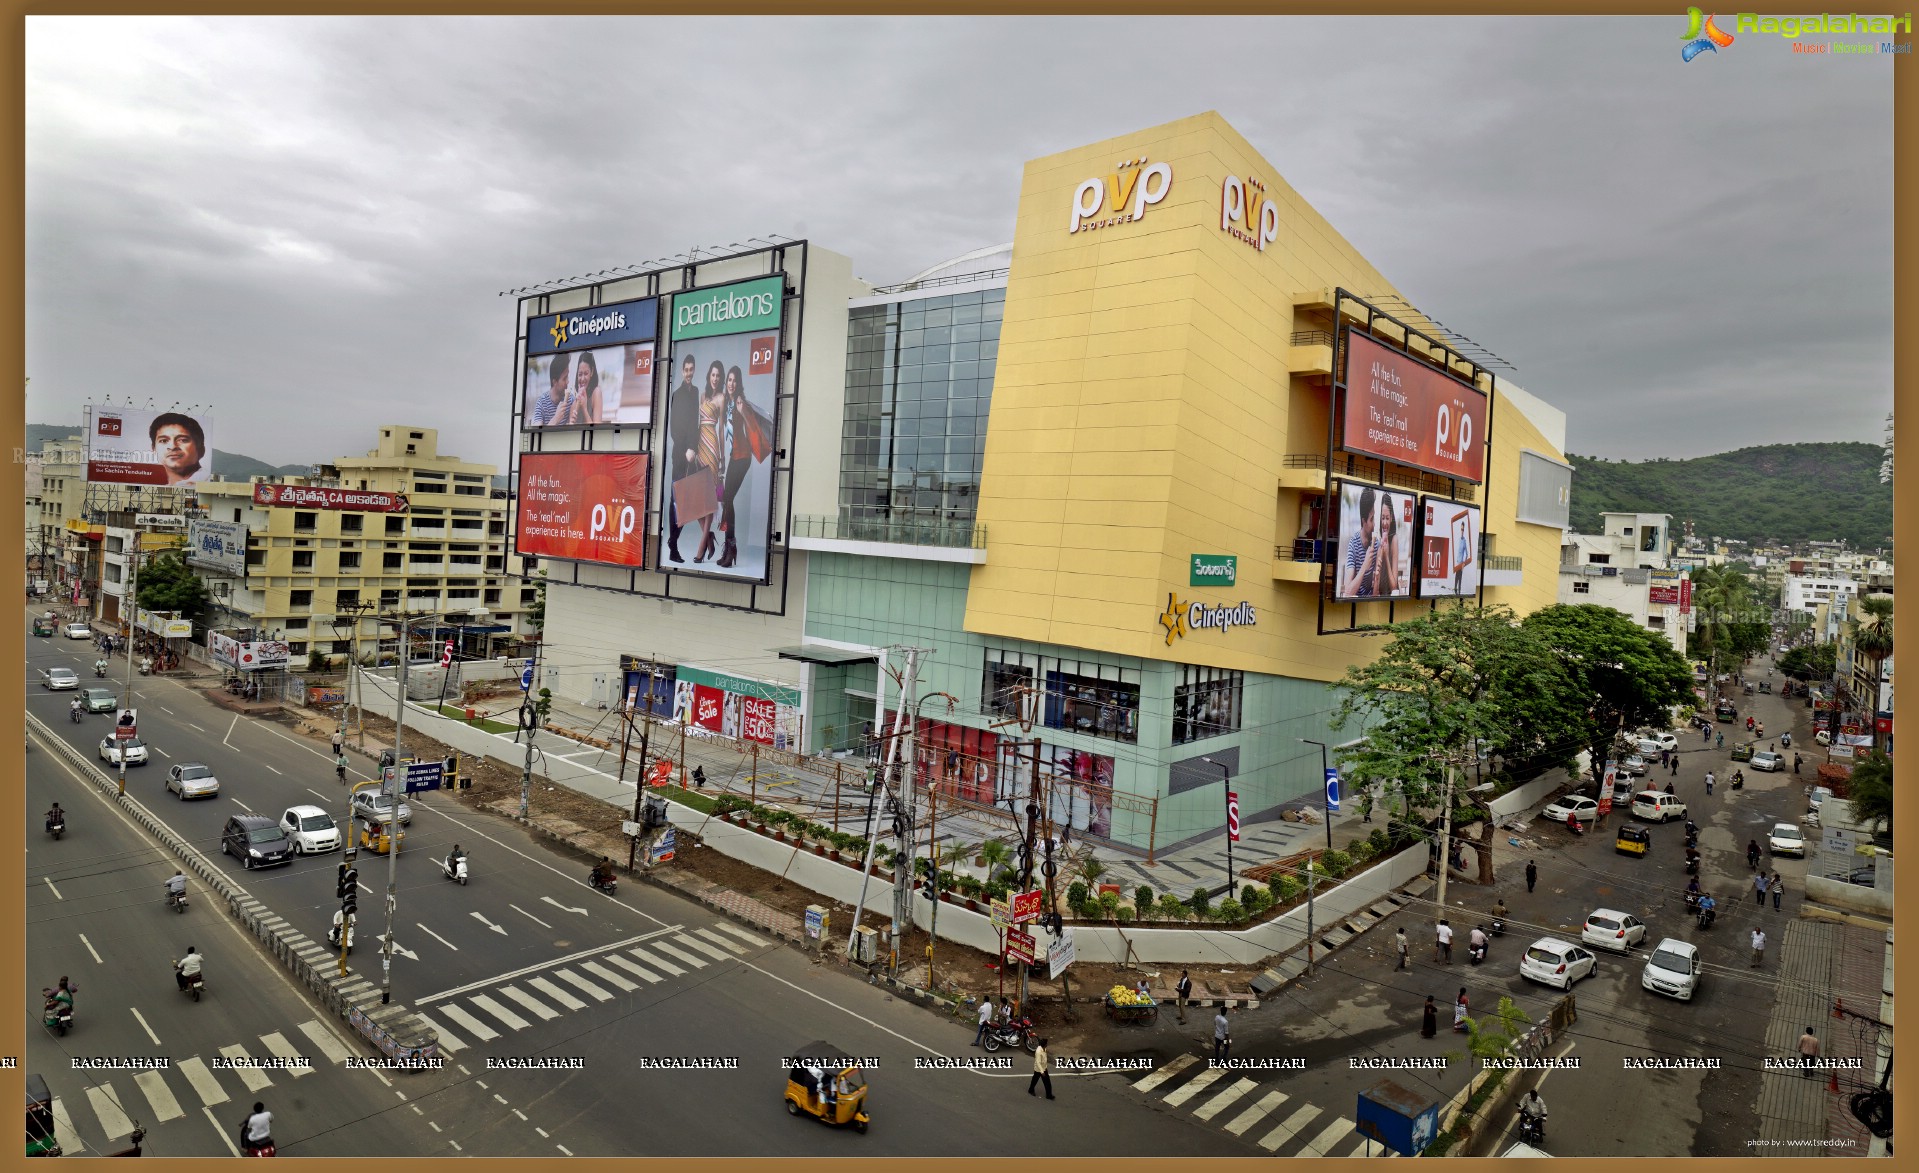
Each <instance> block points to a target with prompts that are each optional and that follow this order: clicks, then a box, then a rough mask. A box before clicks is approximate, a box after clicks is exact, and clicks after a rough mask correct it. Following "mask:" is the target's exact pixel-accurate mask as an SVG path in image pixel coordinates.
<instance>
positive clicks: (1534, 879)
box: [1526, 859, 1539, 896]
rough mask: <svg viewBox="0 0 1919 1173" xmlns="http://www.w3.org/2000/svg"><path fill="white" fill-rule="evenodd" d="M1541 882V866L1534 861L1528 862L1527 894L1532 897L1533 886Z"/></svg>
mask: <svg viewBox="0 0 1919 1173" xmlns="http://www.w3.org/2000/svg"><path fill="white" fill-rule="evenodd" d="M1538 882H1539V865H1537V864H1535V863H1534V862H1533V861H1532V860H1530V859H1529V860H1527V861H1526V894H1527V895H1528V896H1530V895H1532V890H1533V885H1534V884H1536V883H1538Z"/></svg>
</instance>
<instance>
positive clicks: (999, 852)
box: [979, 839, 1013, 880]
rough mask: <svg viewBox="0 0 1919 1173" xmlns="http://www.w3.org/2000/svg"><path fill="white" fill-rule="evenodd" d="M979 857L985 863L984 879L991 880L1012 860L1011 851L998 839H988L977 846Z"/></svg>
mask: <svg viewBox="0 0 1919 1173" xmlns="http://www.w3.org/2000/svg"><path fill="white" fill-rule="evenodd" d="M979 857H980V858H981V859H983V860H985V861H986V878H987V879H989V880H991V879H993V878H995V877H996V876H998V875H999V873H1000V871H1001V869H1003V868H1005V867H1006V865H1007V863H1008V861H1010V860H1011V859H1012V858H1013V849H1012V848H1010V847H1008V846H1006V844H1004V843H1002V842H1000V841H999V840H998V839H988V840H987V841H986V842H984V843H982V844H980V845H979Z"/></svg>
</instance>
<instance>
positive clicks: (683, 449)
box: [666, 351, 700, 563]
mask: <svg viewBox="0 0 1919 1173" xmlns="http://www.w3.org/2000/svg"><path fill="white" fill-rule="evenodd" d="M698 365H699V364H698V363H697V362H695V361H694V358H693V352H692V351H687V352H686V354H684V355H683V356H681V358H680V385H679V386H677V387H675V388H673V394H672V395H671V396H670V397H668V399H667V401H666V434H667V437H668V440H667V442H668V443H669V444H670V445H672V452H671V453H670V455H671V456H672V459H673V463H672V466H671V468H672V473H673V480H674V482H675V483H678V482H679V481H680V480H681V478H683V477H685V476H687V475H688V474H689V473H691V472H692V471H693V462H694V459H695V458H696V457H697V456H698V452H697V451H696V449H695V448H694V445H695V444H697V443H698V437H699V434H700V389H699V388H698V387H696V386H694V385H693V372H694V371H695V370H696V369H697V368H698ZM678 496H679V494H677V493H673V492H668V493H667V497H666V509H667V523H666V525H667V548H668V552H669V553H670V554H671V555H672V558H673V561H675V562H681V563H684V562H685V561H686V556H685V555H684V554H681V553H680V511H679V506H678V504H677V498H678Z"/></svg>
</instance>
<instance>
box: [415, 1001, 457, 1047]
mask: <svg viewBox="0 0 1919 1173" xmlns="http://www.w3.org/2000/svg"><path fill="white" fill-rule="evenodd" d="M446 1009H449V1010H451V1009H453V1008H452V1007H450V1006H449V1007H446ZM414 1013H415V1014H419V1015H420V1021H422V1022H424V1023H426V1024H427V1025H428V1026H430V1027H432V1028H433V1033H434V1034H436V1035H439V1036H440V1049H441V1050H442V1051H445V1052H446V1053H447V1054H449V1055H451V1054H452V1053H453V1052H455V1051H464V1050H466V1043H465V1042H463V1041H461V1039H460V1036H458V1035H456V1034H454V1033H453V1032H452V1031H450V1030H448V1029H447V1028H445V1027H443V1026H441V1025H440V1024H439V1023H437V1022H435V1021H433V1020H432V1019H431V1018H428V1017H427V1016H426V1015H424V1014H420V1012H419V1011H417V1010H415V1011H414Z"/></svg>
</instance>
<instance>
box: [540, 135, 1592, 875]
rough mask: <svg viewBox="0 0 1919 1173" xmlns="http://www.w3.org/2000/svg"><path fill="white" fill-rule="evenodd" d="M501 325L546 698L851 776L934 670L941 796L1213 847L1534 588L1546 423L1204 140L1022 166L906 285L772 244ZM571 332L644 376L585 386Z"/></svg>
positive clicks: (1305, 218)
mask: <svg viewBox="0 0 1919 1173" xmlns="http://www.w3.org/2000/svg"><path fill="white" fill-rule="evenodd" d="M769 274H778V275H781V276H782V277H783V285H784V290H783V293H781V292H780V286H779V285H769V284H767V283H766V282H765V281H764V280H756V279H763V278H765V277H766V276H767V275H769ZM716 287H718V288H717V290H716ZM769 288H770V289H771V290H772V291H773V292H774V293H775V294H779V296H776V297H773V298H771V299H761V298H760V294H761V292H762V291H763V290H764V289H769ZM756 299H759V300H756ZM775 301H777V302H778V303H779V304H778V305H774V304H773V302H775ZM649 315H650V316H649ZM729 323H731V324H729ZM520 324H521V331H520V338H519V350H518V353H517V354H516V364H518V367H519V373H518V374H516V380H518V381H519V385H520V386H521V388H522V389H521V392H520V398H519V399H518V402H517V403H516V406H515V417H516V418H515V427H516V432H517V434H518V435H519V436H520V443H519V447H520V450H521V451H520V453H519V456H518V465H517V468H516V473H517V476H518V480H517V482H516V485H517V489H518V493H519V497H518V510H519V517H518V521H517V523H516V532H517V535H518V537H519V538H520V544H519V552H521V553H524V554H531V555H534V556H536V557H538V559H539V560H538V563H537V565H538V566H539V568H540V570H541V571H542V572H544V573H545V575H546V577H547V583H548V593H547V601H546V626H545V647H544V650H543V653H542V663H541V676H542V680H543V682H544V683H545V684H546V685H547V686H549V687H552V688H553V689H554V690H555V692H556V694H558V695H561V696H564V697H567V698H569V699H574V700H581V701H587V702H589V703H591V702H598V703H602V704H607V705H609V706H618V705H619V704H621V703H622V699H623V698H626V697H629V696H631V697H635V698H636V699H637V703H638V704H639V705H640V706H641V707H643V708H649V709H651V710H652V711H654V712H655V713H658V714H660V715H662V716H666V717H677V718H678V719H681V720H685V721H688V722H690V723H692V724H694V725H698V726H704V727H705V728H707V729H709V730H711V731H713V732H714V733H716V734H720V735H732V736H738V737H741V738H743V739H750V740H752V741H757V742H760V743H762V744H765V745H770V746H781V747H787V748H792V749H798V750H803V751H804V752H806V753H832V752H842V753H850V754H857V753H859V752H860V751H861V750H862V748H863V747H864V746H865V745H867V744H870V742H869V740H868V739H870V737H871V735H872V731H873V728H874V725H875V723H876V721H877V720H878V719H879V718H880V717H881V716H882V715H884V714H886V713H888V712H890V711H892V710H893V709H894V708H895V707H896V706H897V705H898V703H899V700H898V698H899V695H900V693H899V684H898V682H897V680H895V679H891V678H890V674H894V673H898V672H900V671H901V670H902V669H903V668H904V666H905V665H906V663H907V662H908V660H909V653H908V651H907V649H922V651H921V652H920V653H917V654H914V655H912V656H911V657H910V658H912V659H913V660H914V661H915V663H916V668H917V680H916V682H915V688H914V695H915V696H916V697H917V698H918V700H919V705H918V711H919V715H920V724H919V726H918V728H919V732H920V736H919V738H918V745H917V752H916V758H917V760H918V762H919V770H920V777H921V780H922V781H923V782H928V783H933V784H937V785H938V786H939V787H940V790H941V793H942V795H943V796H944V797H943V799H942V801H943V802H944V801H949V800H950V801H953V802H959V803H968V804H983V805H997V806H999V807H1001V808H1002V809H1008V808H1010V807H1011V806H1012V805H1013V804H1014V803H1015V802H1017V803H1019V804H1020V805H1022V806H1023V804H1024V796H1025V795H1026V794H1027V793H1028V788H1029V786H1030V785H1031V783H1032V776H1033V773H1034V766H1035V762H1036V761H1037V763H1038V764H1039V769H1040V771H1041V773H1042V775H1043V777H1044V780H1045V783H1046V786H1047V788H1048V790H1049V791H1050V793H1051V795H1052V798H1051V805H1052V808H1053V813H1054V816H1055V817H1056V818H1061V819H1070V820H1071V822H1072V823H1073V825H1074V826H1075V828H1076V829H1077V833H1078V834H1080V835H1082V836H1095V837H1100V838H1105V839H1109V840H1112V841H1114V842H1117V843H1121V844H1126V845H1129V846H1133V847H1140V848H1144V847H1146V846H1147V845H1148V844H1149V843H1151V844H1153V845H1155V846H1157V847H1158V848H1160V849H1164V848H1166V847H1167V846H1169V845H1171V844H1174V843H1177V842H1180V841H1182V840H1185V839H1188V838H1192V837H1195V836H1201V835H1207V834H1215V833H1218V832H1219V830H1220V829H1221V827H1222V825H1223V822H1224V813H1223V812H1224V791H1225V788H1226V787H1225V779H1227V778H1230V779H1231V788H1232V789H1233V790H1234V791H1236V792H1237V793H1238V803H1239V809H1240V811H1241V814H1242V817H1244V818H1252V817H1257V816H1258V815H1259V814H1260V813H1261V812H1270V811H1272V810H1273V809H1274V808H1277V807H1282V806H1286V805H1288V804H1295V805H1297V804H1306V805H1315V806H1316V805H1318V804H1319V802H1321V801H1322V798H1321V796H1322V792H1323V786H1322V784H1323V776H1322V773H1321V770H1322V764H1321V763H1322V757H1321V749H1320V747H1319V745H1317V744H1314V743H1322V742H1323V743H1327V744H1329V745H1332V746H1334V747H1337V745H1338V744H1339V743H1341V742H1343V741H1346V740H1349V739H1351V738H1352V737H1353V736H1354V732H1355V731H1353V730H1350V729H1349V730H1344V731H1335V730H1333V729H1331V728H1330V727H1329V720H1330V717H1331V714H1332V712H1333V709H1334V707H1335V705H1336V703H1337V699H1338V697H1337V690H1336V688H1335V682H1336V681H1338V680H1339V679H1340V677H1341V676H1342V674H1343V673H1344V672H1345V671H1346V669H1347V668H1348V667H1349V666H1351V665H1353V664H1355V663H1360V662H1364V661H1365V660H1367V659H1368V658H1370V657H1371V656H1373V655H1375V654H1377V652H1378V650H1379V648H1380V646H1381V639H1380V636H1379V634H1378V628H1379V627H1380V626H1381V625H1384V624H1386V623H1390V622H1395V621H1399V620H1403V619H1407V618H1411V617H1413V616H1415V615H1417V614H1420V613H1423V612H1425V611H1428V610H1430V609H1431V608H1433V607H1435V606H1450V605H1457V604H1456V603H1454V602H1452V601H1451V600H1453V599H1456V598H1458V597H1462V596H1464V597H1468V598H1477V599H1478V600H1480V601H1482V602H1484V603H1486V604H1489V605H1490V604H1502V605H1506V606H1509V607H1511V608H1512V609H1513V610H1514V611H1516V612H1519V613H1521V614H1524V613H1526V612H1530V611H1532V610H1535V609H1537V608H1539V607H1542V606H1546V605H1549V604H1551V603H1553V602H1554V600H1555V594H1556V591H1557V587H1558V563H1559V550H1560V540H1561V532H1562V530H1563V529H1564V527H1565V524H1566V511H1567V495H1568V488H1569V485H1570V470H1569V468H1568V465H1567V463H1566V459H1565V455H1564V453H1565V446H1566V445H1565V417H1564V415H1563V414H1562V413H1561V412H1559V411H1558V410H1556V409H1554V408H1552V407H1550V406H1548V405H1546V404H1545V403H1542V402H1541V401H1540V400H1538V399H1535V398H1533V397H1532V396H1530V395H1528V394H1526V393H1525V392H1524V391H1521V390H1520V389H1519V388H1518V387H1516V386H1514V385H1513V384H1512V383H1511V382H1510V381H1508V379H1507V378H1506V377H1505V372H1504V371H1502V370H1496V369H1488V368H1487V367H1485V366H1483V365H1481V364H1480V363H1478V362H1475V361H1474V357H1473V356H1475V355H1477V356H1479V357H1481V358H1484V357H1485V356H1486V353H1487V352H1485V351H1484V350H1481V349H1479V348H1477V347H1476V346H1473V345H1471V344H1469V343H1466V342H1464V341H1463V340H1460V339H1457V338H1454V337H1452V336H1450V335H1448V334H1446V333H1445V332H1444V331H1443V330H1442V329H1441V328H1440V327H1438V326H1437V325H1435V324H1434V323H1433V322H1432V321H1431V320H1430V319H1428V318H1427V317H1425V316H1424V315H1423V314H1421V313H1420V312H1419V311H1418V310H1417V309H1415V308H1414V307H1413V306H1412V305H1411V304H1410V303H1409V302H1408V301H1406V300H1405V299H1403V298H1401V297H1400V296H1399V294H1398V293H1397V291H1396V290H1395V288H1394V286H1393V285H1392V284H1391V283H1390V282H1389V281H1388V280H1387V279H1386V278H1385V277H1384V276H1382V275H1381V274H1380V273H1379V272H1378V271H1377V270H1375V269H1374V268H1373V266H1372V265H1371V264H1370V263H1368V262H1367V261H1366V259H1365V258H1364V257H1362V256H1360V255H1359V253H1358V252H1356V251H1355V250H1354V249H1353V248H1352V246H1351V245H1349V244H1348V243H1347V242H1346V240H1345V239H1344V238H1343V237H1341V236H1340V235H1339V233H1338V232H1336V231H1335V230H1334V229H1333V227H1332V226H1331V225H1329V224H1328V223H1327V222H1326V221H1325V220H1324V219H1323V218H1322V217H1321V216H1320V215H1319V214H1318V213H1317V212H1315V211H1314V210H1313V209H1312V208H1311V207H1309V206H1307V204H1306V203H1305V202H1304V201H1303V200H1302V199H1301V198H1300V197H1299V196H1298V195H1297V193H1295V192H1294V191H1293V190H1292V189H1291V188H1290V187H1288V186H1287V184H1286V183H1285V181H1284V180H1282V179H1281V178H1280V176H1279V174H1278V172H1277V170H1276V169H1275V168H1273V167H1272V166H1271V165H1270V164H1269V163H1267V162H1266V161H1265V160H1264V159H1262V158H1261V157H1260V155H1259V154H1258V153H1257V152H1256V151H1255V150H1254V149H1253V147H1252V146H1251V145H1250V144H1248V143H1247V142H1246V140H1244V139H1243V138H1241V137H1240V136H1239V134H1238V133H1237V132H1235V131H1234V130H1233V129H1232V128H1231V127H1230V126H1229V125H1228V124H1227V123H1226V122H1225V120H1224V119H1222V118H1220V117H1219V116H1218V115H1216V114H1211V113H1209V114H1203V115H1199V116H1197V117H1192V118H1186V119H1182V120H1180V121H1177V122H1173V123H1169V124H1167V125H1164V126H1159V127H1154V128H1152V129H1148V130H1142V131H1139V132H1137V133H1135V134H1129V135H1124V136H1121V137H1118V138H1114V139H1110V140H1108V141H1105V142H1101V143H1095V144H1092V145H1089V146H1085V147H1080V148H1077V149H1074V150H1070V151H1065V152H1062V153H1060V154H1056V155H1052V156H1049V157H1046V158H1042V159H1036V160H1034V161H1032V162H1030V163H1028V164H1027V165H1026V167H1025V174H1024V178H1023V181H1022V184H1021V190H1020V199H1019V205H1018V207H1017V208H1016V209H1014V231H1013V241H1012V243H1011V244H1010V245H1004V246H1000V247H997V248H986V249H981V250H979V251H978V252H975V253H971V254H968V255H967V256H963V257H960V258H958V259H956V260H953V261H950V262H947V263H945V264H942V265H940V266H937V267H935V268H933V269H930V270H928V271H926V272H924V273H922V274H920V275H918V276H917V277H915V278H913V279H912V280H910V281H907V282H904V283H902V284H899V285H894V286H889V287H876V286H873V285H871V284H868V283H866V282H864V281H861V280H859V279H857V278H855V277H854V276H853V271H852V264H851V262H850V261H849V260H848V259H847V258H845V257H843V256H839V255H836V254H833V253H831V252H828V251H827V250H825V249H823V248H820V247H817V246H814V245H812V244H811V243H810V242H770V243H769V244H768V247H766V248H763V249H760V250H758V251H754V252H750V253H743V254H739V255H734V256H729V257H723V258H715V259H706V260H702V259H699V258H677V259H676V260H675V262H674V263H670V264H668V263H661V264H659V265H658V266H656V267H653V268H651V269H647V270H644V271H638V272H635V273H634V274H633V275H632V276H628V277H622V278H620V279H618V280H611V281H604V282H602V283H600V284H595V285H590V286H577V287H572V288H566V289H557V288H556V289H552V290H548V291H544V292H539V293H534V294H528V295H526V296H525V298H524V300H523V302H522V311H521V316H520ZM734 326H737V327H739V328H738V329H737V330H733V328H734ZM721 330H733V333H731V334H729V335H727V336H724V337H722V336H718V335H717V334H716V332H717V331H721ZM582 331H586V332H587V333H588V334H589V335H590V336H591V339H592V341H591V344H592V345H600V344H601V342H602V341H604V340H611V341H613V342H620V343H623V344H624V346H625V349H624V350H621V349H619V347H618V346H617V345H607V346H602V348H601V349H600V350H599V351H597V352H595V353H599V354H600V355H602V357H601V359H600V360H599V362H598V364H597V366H596V367H595V369H594V370H593V371H592V372H586V371H585V370H584V369H583V367H582V365H581V364H580V363H578V362H577V361H575V362H570V363H569V362H567V361H566V355H567V354H568V353H569V352H567V351H566V350H565V347H567V346H572V347H575V348H576V349H577V348H578V347H581V346H584V345H587V344H588V343H586V342H583V341H581V337H580V336H581V332H582ZM595 331H599V332H601V333H594V332H595ZM732 339H737V340H738V342H737V347H738V349H737V351H736V350H733V349H729V348H730V347H733V346H734V345H735V343H734V342H733V341H731V340H732ZM656 352H657V353H656ZM775 352H777V353H775ZM709 356H711V361H709ZM738 356H746V357H745V358H743V359H738V361H736V358H737V357H738ZM656 358H657V359H658V361H657V362H655V361H654V360H655V359H656ZM1349 359H1350V361H1349ZM740 361H744V362H745V363H746V365H745V366H744V367H742V366H741V365H739V363H740ZM614 362H620V363H623V364H624V369H623V371H622V375H623V378H624V384H623V385H622V386H621V387H620V388H619V390H618V392H617V396H618V400H619V406H618V407H617V408H616V407H613V406H610V404H609V403H608V402H602V403H600V404H597V405H595V406H594V407H593V408H592V409H591V410H592V411H594V412H598V413H599V414H598V415H597V416H590V415H589V416H585V417H582V416H574V417H573V419H574V421H575V422H574V423H572V424H571V425H569V424H567V423H566V422H565V420H566V418H567V410H566V408H565V406H564V403H563V402H562V401H565V402H571V401H570V400H568V399H567V398H566V393H567V392H568V391H569V390H571V389H572V388H573V387H574V386H575V385H576V383H577V385H578V386H579V387H586V386H587V385H588V384H589V383H590V382H592V381H593V380H597V379H602V378H603V376H602V374H601V373H600V372H604V371H607V370H609V369H610V366H611V364H612V363H614ZM709 378H710V379H711V387H712V388H713V389H712V390H708V389H706V388H707V380H708V379H709ZM549 380H550V381H551V382H550V386H549ZM735 382H744V383H748V384H753V385H754V386H757V387H758V388H759V389H758V390H757V391H755V390H752V389H750V388H749V390H748V391H747V392H746V393H745V395H744V399H746V400H748V401H751V400H753V399H754V397H755V396H757V397H758V402H757V404H756V405H755V406H753V407H752V408H751V409H750V410H746V409H735V408H732V407H729V406H727V405H729V404H732V403H734V399H733V398H731V396H732V395H733V384H734V383H735ZM600 385H601V386H602V387H604V384H603V383H602V384H600ZM722 388H723V389H722ZM611 398H612V394H611V393H603V399H606V400H610V399H611ZM709 404H712V405H714V406H712V407H710V408H709V406H708V405H709ZM581 418H588V419H597V420H598V421H599V422H596V423H585V424H582V423H580V422H578V421H579V420H580V419H581ZM696 428H697V431H696ZM535 486H537V488H536V487H535ZM1342 503H1343V505H1342ZM635 506H637V508H634V507H635ZM568 509H571V510H572V511H573V513H574V516H573V517H572V518H571V520H570V521H569V520H568V519H567V518H566V517H565V516H563V515H564V514H565V513H566V512H567V510H568ZM620 517H632V518H636V519H637V518H643V519H644V522H643V527H642V524H641V523H640V522H639V521H637V520H634V521H629V522H624V523H621V522H617V521H616V520H615V519H617V518H620ZM529 525H533V526H536V527H537V528H536V529H534V530H529V529H528V527H529ZM569 526H570V528H569ZM663 533H665V534H666V536H665V537H664V538H663V537H662V534H663ZM609 535H611V536H610V537H609ZM674 539H677V540H674ZM1368 628H1370V629H1372V630H1371V631H1370V632H1368V631H1366V630H1364V629H1368Z"/></svg>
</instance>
